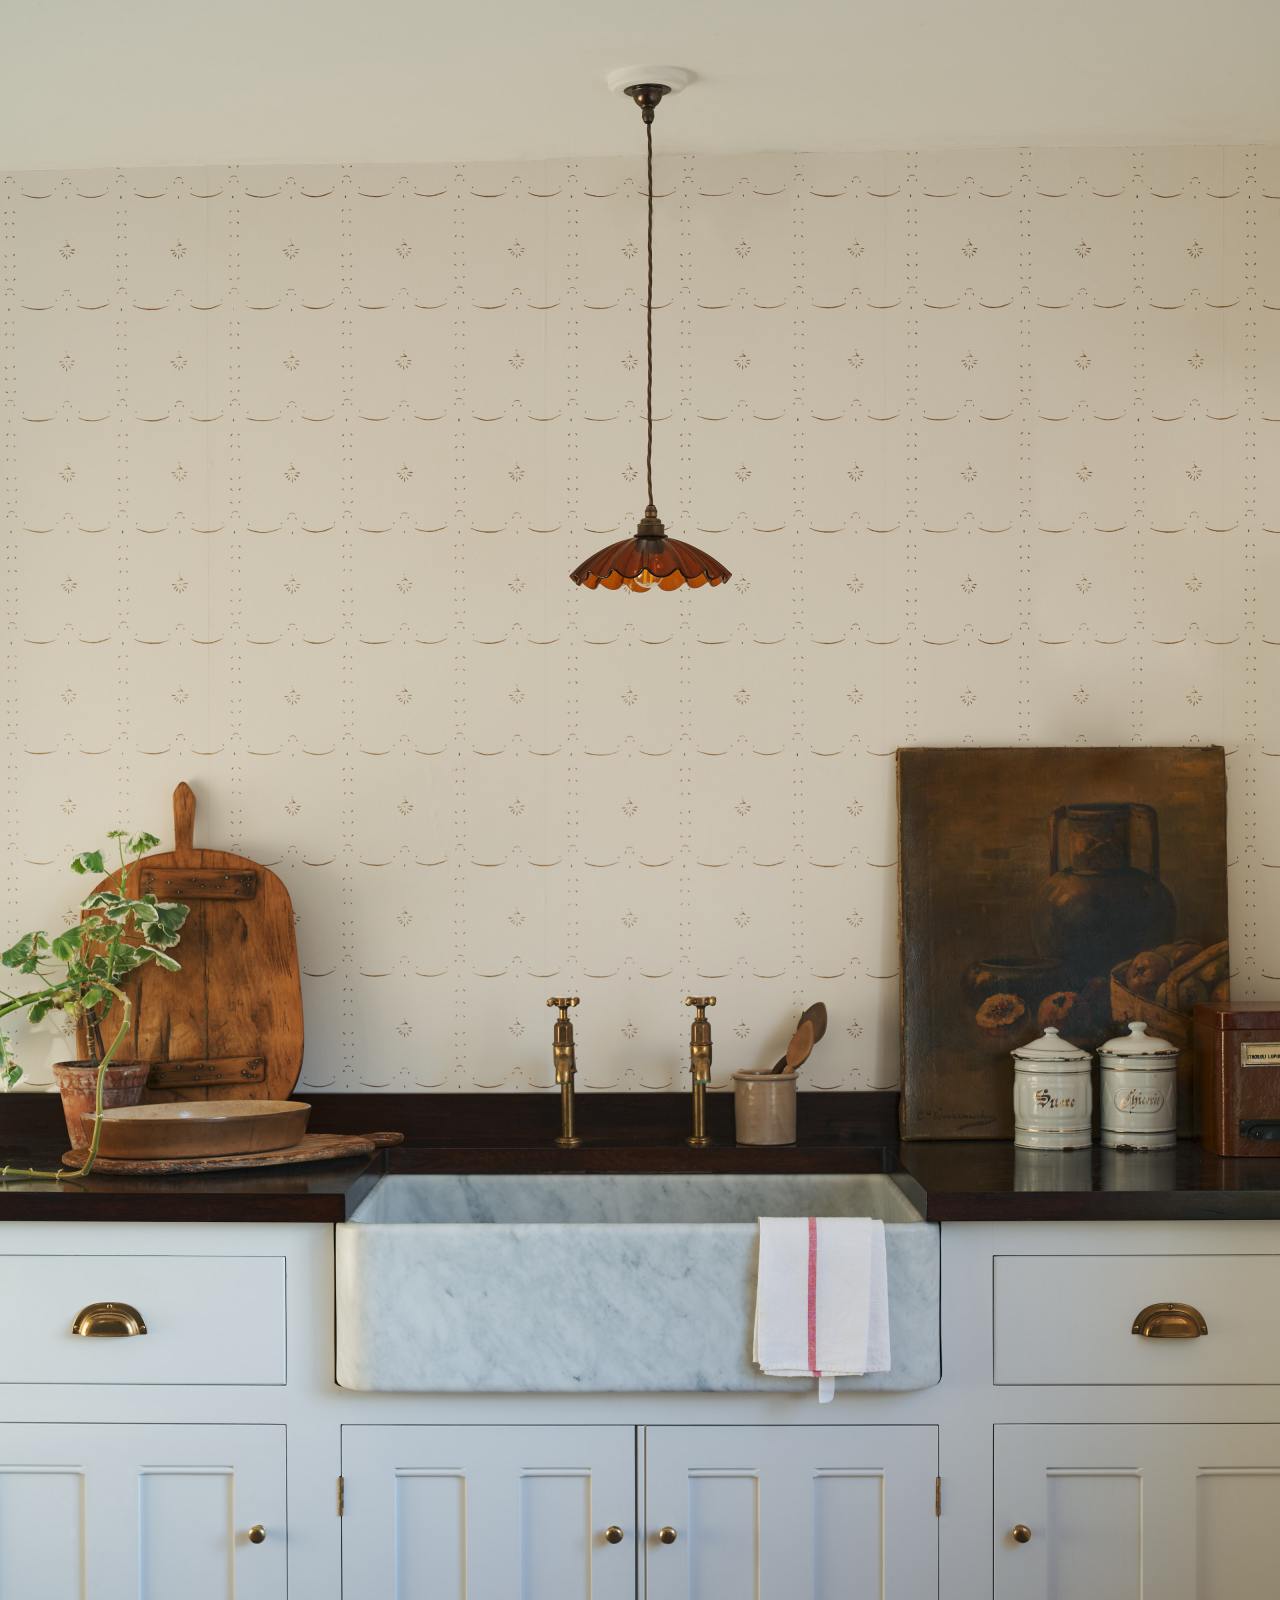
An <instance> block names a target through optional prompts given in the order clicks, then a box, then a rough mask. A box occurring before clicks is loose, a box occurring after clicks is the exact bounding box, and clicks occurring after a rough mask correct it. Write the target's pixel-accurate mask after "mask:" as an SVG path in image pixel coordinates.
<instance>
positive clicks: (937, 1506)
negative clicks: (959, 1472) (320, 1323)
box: [338, 1478, 942, 1517]
mask: <svg viewBox="0 0 1280 1600" xmlns="http://www.w3.org/2000/svg"><path fill="white" fill-rule="evenodd" d="M338 1482H339V1483H341V1482H342V1479H341V1478H339V1479H338ZM933 1514H934V1516H935V1517H940V1516H941V1515H942V1479H941V1478H935V1479H934V1480H933Z"/></svg>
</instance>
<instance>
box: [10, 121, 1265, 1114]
mask: <svg viewBox="0 0 1280 1600" xmlns="http://www.w3.org/2000/svg"><path fill="white" fill-rule="evenodd" d="M642 185H643V173H642V166H641V162H640V160H639V159H637V160H636V161H628V162H612V161H610V162H607V163H600V164H598V165H593V164H589V163H565V164H547V165H538V166H521V165H520V164H519V163H514V162H512V163H507V164H501V165H487V166H476V167H461V168H446V167H439V168H437V167H408V168H401V167H387V168H377V169H363V168H345V167H344V168H334V169H329V168H301V169H296V170H276V169H270V168H254V169H249V168H244V169H238V170H220V171H214V170H199V171H170V170H164V171H127V172H76V173H65V174H64V173H36V174H31V173H16V174H10V175H8V176H7V177H5V178H4V179H3V183H2V186H0V227H2V241H3V250H2V254H0V292H2V301H0V317H2V319H3V320H2V321H0V379H2V381H3V386H4V434H3V453H2V466H3V478H2V480H0V483H2V490H3V505H4V515H5V539H4V547H3V588H2V594H3V605H4V627H5V636H6V644H7V647H6V649H5V652H4V675H5V676H4V694H3V714H4V719H5V720H4V750H5V758H6V759H5V762H4V778H3V785H4V786H3V800H2V807H3V809H2V821H3V839H4V846H5V871H4V872H3V873H0V909H2V910H3V916H4V920H5V925H6V927H9V928H13V929H14V930H15V931H16V930H17V929H18V927H19V925H21V926H22V927H26V926H28V925H30V924H32V923H37V922H39V923H47V922H50V921H53V920H56V918H57V917H58V916H60V915H62V914H63V913H64V912H66V911H67V910H68V909H69V908H70V906H71V905H72V904H73V902H74V899H75V890H76V887H77V883H78V880H75V879H74V878H72V877H71V875H70V874H69V873H68V872H67V871H66V868H65V860H66V858H67V857H68V855H69V854H70V852H71V851H72V850H74V849H78V848H83V847H86V846H88V845H90V844H93V843H95V842H97V840H98V839H99V838H100V836H101V834H102V832H103V831H104V830H105V829H106V828H107V827H110V826H115V825H118V824H128V825H133V826H145V827H149V828H152V829H153V830H154V831H156V832H160V833H164V834H165V835H166V837H167V835H168V804H169V801H168V796H169V792H170V790H171V789H172V787H173V785H174V783H175V782H176V781H177V780H178V779H179V778H187V779H188V780H190V781H191V783H192V784H193V785H194V786H195V788H196V791H197V794H198V796H199V802H200V807H201V815H200V820H199V823H198V827H197V842H204V843H207V844H218V845H222V846H224V847H230V848H233V849H238V850H242V851H244V852H245V853H247V854H249V855H252V856H254V857H256V858H257V859H259V860H263V861H266V862H269V863H271V864H273V865H274V866H275V867H276V870H278V871H279V872H280V873H281V874H282V875H283V877H284V878H285V880H286V881H287V883H288V884H289V886H290V889H291V891H292V893H293V896H294V902H295V906H296V909H297V913H298V934H299V942H300V948H301V955H302V964H303V969H304V972H305V978H304V985H305V998H306V1006H307V1027H308V1046H307V1055H306V1064H305V1067H304V1072H303V1086H304V1087H305V1088H306V1089H308V1090H317V1089H325V1088H386V1089H412V1088H422V1089H473V1088H476V1087H481V1088H502V1089H519V1088H525V1087H534V1086H541V1085H546V1084H547V1083H549V1082H550V1078H551V1067H550V1029H551V1021H552V1014H551V1013H549V1012H548V1011H547V1010H546V1009H545V1006H544V1003H543V1002H544V1000H545V998H546V996H547V995H548V994H551V993H553V992H556V993H558V992H565V991H567V992H576V993H579V994H581V996H582V1005H581V1007H580V1009H579V1010H578V1012H577V1013H576V1014H575V1016H576V1020H577V1023H578V1033H579V1063H580V1067H581V1074H582V1076H581V1080H580V1081H581V1082H583V1083H584V1084H585V1085H586V1086H588V1087H592V1088H622V1089H636V1090H640V1089H646V1088H648V1089H658V1088H667V1087H670V1086H674V1085H678V1084H681V1083H682V1082H683V1081H685V1075H686V1064H687V1038H688V1016H689V1013H688V1012H686V1011H685V1010H684V1008H683V1006H682V1004H681V1002H682V999H683V996H684V995H685V993H686V992H688V991H690V990H695V991H701V992H712V993H716V994H718V996H719V1005H718V1008H717V1010H716V1011H715V1012H714V1013H713V1021H714V1024H715V1033H716V1051H717V1054H716V1077H717V1081H722V1080H723V1079H724V1077H725V1076H726V1075H727V1074H728V1072H729V1071H730V1070H732V1069H733V1068H734V1067H735V1066H738V1065H748V1064H755V1063H758V1062H761V1061H764V1060H766V1059H770V1058H772V1057H773V1056H774V1055H775V1054H776V1053H777V1052H778V1050H779V1048H780V1046H781V1044H782V1043H783V1041H784V1040H785V1037H786V1034H787V1032H788V1031H789V1025H790V1021H791V1019H792V1018H793V1017H794V1015H795V1013H796V1012H797V1010H798V1009H799V1008H800V1007H801V1006H802V1005H803V1004H804V1003H805V1002H807V1001H810V1000H813V999H818V998H821V999H825V1000H826V1001H827V1003H828V1005H829V1007H830V1010H831V1015H832V1027H831V1032H830V1034H829V1035H828V1039H827V1041H826V1042H825V1044H824V1045H823V1046H822V1047H821V1050H820V1052H819V1053H818V1054H817V1055H815V1057H814V1059H813V1061H812V1063H811V1064H810V1067H809V1068H807V1069H806V1074H807V1082H808V1084H809V1086H810V1087H812V1088H815V1089H824V1088H841V1087H854V1088H860V1087H875V1086H883V1085H888V1084H892V1083H893V1082H894V1081H895V1080H896V1073H897V1032H896V1030H897V994H896V983H897V979H896V968H897V956H896V950H895V939H896V935H895V921H896V911H895V906H896V879H895V866H896V864H895V859H894V856H895V845H894V796H893V753H894V749H895V747H896V746H898V745H901V744H930V743H932V744H953V743H958V742H971V743H976V744H1001V743H1030V744H1071V743H1076V742H1079V743H1118V744H1127V743H1134V744H1140V743H1161V744H1165V743H1168V744H1176V743H1182V742H1194V741H1205V742H1222V743H1225V744H1226V745H1227V747H1228V750H1229V751H1230V758H1229V772H1230V782H1231V806H1232V835H1233V837H1232V845H1231V853H1232V859H1233V867H1232V883H1231V891H1232V896H1233V930H1232V937H1233V949H1234V953H1235V956H1236V959H1237V960H1238V961H1239V963H1240V966H1241V977H1240V979H1239V985H1240V987H1239V992H1241V993H1247V992H1257V993H1263V992H1266V989H1267V983H1268V982H1269V983H1270V987H1271V991H1272V992H1275V989H1276V984H1277V981H1280V950H1277V935H1278V934H1280V919H1278V916H1277V894H1278V892H1280V891H1278V886H1277V883H1276V875H1275V867H1276V866H1277V865H1278V864H1280V806H1277V804H1276V803H1275V802H1276V800H1277V798H1278V797H1280V771H1278V770H1277V768H1276V766H1275V765H1273V762H1274V760H1275V758H1276V756H1277V755H1278V754H1280V697H1278V696H1277V693H1276V688H1277V679H1278V677H1280V652H1277V650H1276V648H1275V646H1276V645H1277V644H1280V621H1278V620H1277V618H1276V617H1275V616H1274V615H1273V614H1272V613H1271V610H1270V607H1269V606H1268V605H1267V604H1266V603H1265V602H1266V599H1267V597H1268V596H1275V595H1276V593H1277V576H1278V570H1280V452H1277V450H1276V449H1275V447H1274V438H1275V432H1276V430H1275V424H1276V423H1277V422H1278V421H1280V152H1277V151H1275V150H1267V151H1257V152H1255V151H1249V150H1237V149H1231V150H1196V149H1170V150H1154V151H1147V152H1135V151H1127V150H1126V151H1067V152H1062V151H1043V152H1040V151H1036V152H1027V151H1017V150H996V151H983V152H960V153H956V152H949V153H945V154H916V153H908V154H902V155H889V156H885V155H875V156H848V157H843V158H830V157H822V158H816V157H796V156H791V155H786V156H769V157H743V158H741V159H737V160H732V161H727V160H719V159H703V158H699V159H696V160H693V159H687V158H681V157H678V156H670V155H666V156H662V155H660V156H659V161H658V178H657V189H658V191H659V196H660V197H659V202H658V229H659V234H658V244H659V283H658V300H659V301H660V309H659V310H658V312H657V316H656V323H657V339H658V346H659V370H658V382H657V392H656V397H655V414H656V416H657V419H658V421H657V436H658V444H657V448H658V487H659V493H658V503H659V508H660V510H661V511H662V513H663V515H664V517H665V518H666V520H667V523H668V526H669V527H670V528H671V530H672V531H673V532H682V533H684V535H685V536H687V537H689V538H692V539H693V541H694V542H695V543H698V544H705V545H706V546H707V547H708V548H709V549H711V550H712V551H714V552H715V553H716V554H717V555H719V556H720V557H721V558H722V559H723V560H725V561H726V562H727V563H728V564H729V565H730V566H731V567H732V568H733V569H734V572H735V580H734V582H733V583H732V584H731V585H729V586H727V587H726V588H725V589H723V590H720V591H717V592H714V593H708V592H705V591H704V592H702V593H698V594H693V595H689V594H687V593H685V594H678V595H660V594H654V595H646V596H630V595H626V594H602V593H596V594H583V593H580V592H578V591H577V590H575V589H574V588H573V587H572V586H571V585H570V584H569V582H568V579H567V574H568V571H569V569H570V568H571V567H572V566H573V565H575V564H576V562H577V561H578V560H579V559H581V557H582V556H584V555H586V554H587V553H589V552H590V551H591V550H593V549H594V548H596V547H597V546H598V545H600V544H603V543H605V542H606V541H607V540H608V539H609V538H611V537H620V536H621V533H622V532H625V531H627V529H628V527H629V525H630V524H633V523H634V521H635V518H636V516H637V515H638V513H639V511H640V509H641V502H642V485H641V483H640V481H639V473H640V470H641V468H642V466H643V437H642V424H641V415H642V388H641V384H640V379H641V377H642V372H641V371H640V370H639V367H640V363H641V360H642V356H643V342H642V340H643V326H642V321H643V319H642V303H643V276H642V273H643V248H642V247H643V237H644V235H643V227H644V217H643V194H642ZM955 798H956V803H957V804H962V803H963V798H964V797H963V796H962V795H957V796H956V797H955ZM61 1053H64V1052H63V1050H62V1048H61V1042H60V1041H58V1040H57V1039H53V1038H46V1039H44V1040H35V1041H32V1042H31V1048H30V1049H29V1051H28V1055H27V1061H28V1065H29V1066H31V1067H32V1068H33V1076H34V1077H36V1078H40V1077H42V1076H43V1077H45V1078H47V1076H48V1074H47V1071H45V1070H44V1069H43V1068H42V1066H41V1063H42V1061H44V1060H47V1059H54V1058H56V1056H57V1055H58V1054H61Z"/></svg>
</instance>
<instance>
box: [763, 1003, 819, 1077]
mask: <svg viewBox="0 0 1280 1600" xmlns="http://www.w3.org/2000/svg"><path fill="white" fill-rule="evenodd" d="M806 1023H807V1024H808V1026H809V1028H810V1030H811V1037H810V1039H809V1049H808V1050H806V1051H805V1053H804V1055H802V1056H801V1057H800V1060H799V1061H797V1062H795V1063H794V1065H795V1066H797V1067H798V1066H799V1065H800V1064H801V1063H802V1062H804V1061H807V1060H808V1058H809V1051H811V1050H812V1049H813V1047H814V1045H815V1044H817V1042H818V1040H819V1039H821V1037H822V1036H823V1034H824V1033H825V1032H826V1031H827V1008H826V1006H824V1005H823V1003H822V1001H821V1000H819V1001H818V1002H817V1004H816V1005H812V1006H809V1007H808V1009H807V1010H805V1011H803V1012H802V1013H801V1015H800V1020H799V1022H797V1023H796V1031H795V1032H794V1033H793V1034H792V1036H791V1044H789V1045H788V1046H787V1053H786V1055H785V1056H783V1057H782V1058H781V1059H780V1060H778V1061H776V1062H775V1063H774V1064H773V1066H772V1067H771V1068H770V1069H769V1070H770V1071H771V1072H787V1071H789V1070H791V1068H792V1062H791V1059H790V1057H791V1050H792V1046H794V1045H795V1043H796V1041H797V1040H798V1039H799V1037H800V1031H801V1029H802V1028H803V1027H804V1026H805V1024H806Z"/></svg>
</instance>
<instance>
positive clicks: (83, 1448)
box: [0, 1423, 286, 1600]
mask: <svg viewBox="0 0 1280 1600" xmlns="http://www.w3.org/2000/svg"><path fill="white" fill-rule="evenodd" d="M255 1524H260V1525H261V1527H262V1529H263V1531H264V1533H265V1537H264V1539H263V1540H262V1542H261V1543H260V1544H254V1543H252V1542H251V1541H250V1539H249V1530H250V1528H251V1527H253V1526H254V1525H255ZM285 1574H286V1555H285V1431H284V1429H283V1428H278V1427H257V1426H252V1427H225V1428H224V1427H206V1426H200V1425H193V1426H187V1425H185V1424H173V1425H166V1426H146V1427H142V1426H138V1427H135V1426H133V1425H132V1424H120V1425H116V1424H105V1423H86V1424H83V1425H81V1424H65V1423H56V1424H55V1423H38V1424H35V1423H28V1424H22V1425H16V1424H15V1425H12V1426H10V1425H5V1426H0V1600H35V1597H36V1596H39V1600H134V1597H137V1600H175V1597H177V1596H181V1597H182V1600H232V1597H234V1600H284V1594H285Z"/></svg>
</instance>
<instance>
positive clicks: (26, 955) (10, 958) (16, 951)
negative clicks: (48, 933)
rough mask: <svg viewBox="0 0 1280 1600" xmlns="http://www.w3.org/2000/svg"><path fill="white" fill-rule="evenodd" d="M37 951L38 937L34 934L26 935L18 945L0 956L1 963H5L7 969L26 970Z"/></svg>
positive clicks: (13, 945) (12, 946)
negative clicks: (19, 968) (20, 968)
mask: <svg viewBox="0 0 1280 1600" xmlns="http://www.w3.org/2000/svg"><path fill="white" fill-rule="evenodd" d="M35 949H36V935H35V934H34V933H24V934H23V935H22V937H21V939H19V940H18V942H17V944H11V945H10V946H9V948H8V949H7V950H6V951H5V952H4V954H3V955H0V961H3V962H4V964H5V966H6V967H22V968H25V967H26V964H27V962H28V961H30V960H31V958H32V956H33V955H34V954H35Z"/></svg>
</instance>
